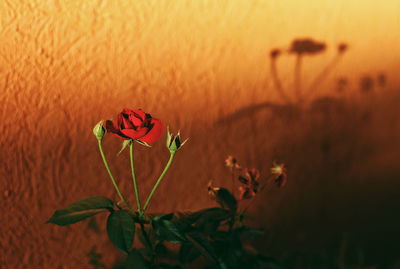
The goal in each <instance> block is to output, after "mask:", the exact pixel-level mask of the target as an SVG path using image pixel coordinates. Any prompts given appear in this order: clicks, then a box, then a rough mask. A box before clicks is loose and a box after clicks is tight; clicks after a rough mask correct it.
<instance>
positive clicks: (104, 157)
mask: <svg viewBox="0 0 400 269" xmlns="http://www.w3.org/2000/svg"><path fill="white" fill-rule="evenodd" d="M98 142H99V150H100V155H101V158H102V159H103V162H104V166H105V167H106V170H107V172H108V175H109V176H110V179H111V181H112V183H113V185H114V188H115V190H116V191H117V194H118V196H119V198H120V199H121V201H122V202H123V203H124V204H125V205H126V206H127V207H128V208H129V209H130V210H131V211H132V213H134V211H133V209H132V207H131V206H130V205H129V204H128V202H127V201H126V200H125V197H124V196H123V195H122V193H121V191H120V190H119V188H118V184H117V181H116V180H115V178H114V176H113V174H112V173H111V170H110V167H109V165H108V162H107V159H106V155H105V154H104V151H103V145H102V144H101V140H100V139H99V140H98Z"/></svg>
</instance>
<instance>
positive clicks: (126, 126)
mask: <svg viewBox="0 0 400 269" xmlns="http://www.w3.org/2000/svg"><path fill="white" fill-rule="evenodd" d="M105 127H106V130H107V132H110V133H112V134H113V135H115V136H117V137H119V138H122V139H125V140H127V139H133V140H134V139H137V140H140V141H142V142H145V143H152V142H154V141H156V140H157V139H158V138H160V136H161V133H162V130H163V125H162V123H161V121H160V120H158V119H155V118H152V117H151V115H150V114H147V113H145V112H143V111H142V110H141V109H128V108H124V109H123V110H122V112H121V113H119V114H118V116H117V122H112V121H111V120H107V121H106V122H105Z"/></svg>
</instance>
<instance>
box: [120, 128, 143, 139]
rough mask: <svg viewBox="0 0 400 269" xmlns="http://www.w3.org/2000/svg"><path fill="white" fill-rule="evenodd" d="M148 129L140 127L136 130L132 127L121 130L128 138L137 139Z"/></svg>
mask: <svg viewBox="0 0 400 269" xmlns="http://www.w3.org/2000/svg"><path fill="white" fill-rule="evenodd" d="M148 130H149V129H147V128H140V129H138V130H134V129H122V130H121V132H122V134H123V135H125V136H127V137H129V138H130V139H139V138H141V137H143V136H144V135H145V134H146V133H147V132H148Z"/></svg>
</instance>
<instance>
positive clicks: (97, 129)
mask: <svg viewBox="0 0 400 269" xmlns="http://www.w3.org/2000/svg"><path fill="white" fill-rule="evenodd" d="M103 123H104V121H103V120H101V121H99V122H98V123H97V124H96V126H94V128H93V134H94V136H96V138H97V139H98V140H102V139H103V136H104V135H105V134H106V129H104V127H103Z"/></svg>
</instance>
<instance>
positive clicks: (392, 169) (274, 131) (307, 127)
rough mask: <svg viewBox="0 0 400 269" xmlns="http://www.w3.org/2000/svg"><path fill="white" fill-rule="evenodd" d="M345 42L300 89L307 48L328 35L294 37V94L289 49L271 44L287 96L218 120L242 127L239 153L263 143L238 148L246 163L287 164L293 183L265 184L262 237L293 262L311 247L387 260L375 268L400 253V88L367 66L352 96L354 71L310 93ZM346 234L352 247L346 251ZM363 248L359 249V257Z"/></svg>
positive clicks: (223, 126) (221, 127) (225, 133)
mask: <svg viewBox="0 0 400 269" xmlns="http://www.w3.org/2000/svg"><path fill="white" fill-rule="evenodd" d="M347 47H348V46H347V45H346V44H344V43H343V44H339V45H338V47H337V55H336V56H335V57H334V59H333V60H332V61H331V62H330V63H328V65H327V67H326V68H325V69H323V70H322V71H321V73H320V74H319V75H317V76H316V78H315V79H314V81H313V82H312V83H311V84H310V86H309V87H308V88H307V91H303V90H304V89H303V88H304V87H302V86H301V76H300V74H301V71H300V70H301V63H302V61H303V60H304V59H303V58H305V56H307V55H314V54H315V55H316V54H318V53H323V51H324V50H325V48H326V45H325V44H324V43H323V42H316V41H313V40H311V39H301V40H294V41H293V43H292V45H291V48H290V50H289V53H295V54H296V62H295V69H294V81H295V89H294V91H293V92H294V96H290V95H289V94H288V93H287V92H286V91H285V90H284V88H283V87H282V83H281V82H280V80H279V76H278V72H277V68H276V61H277V59H278V57H280V56H282V51H283V50H280V49H274V50H272V51H271V53H270V56H271V57H270V59H271V76H272V78H273V80H274V84H275V89H276V90H277V91H278V93H279V94H280V95H281V99H282V100H283V101H285V102H283V103H281V104H275V103H271V102H264V103H260V104H255V105H251V106H248V107H244V108H242V109H239V110H238V111H236V112H234V113H232V114H230V115H227V116H224V117H222V118H220V119H219V120H218V121H216V122H215V124H214V130H216V132H217V133H218V134H217V135H218V136H221V137H227V138H228V137H230V136H229V133H230V132H235V134H234V135H232V136H231V137H234V140H229V139H227V141H226V145H225V147H226V148H228V149H230V150H232V152H231V153H232V154H233V155H235V153H236V152H242V151H241V150H240V148H249V149H252V148H256V150H255V151H254V152H252V153H250V152H249V153H250V154H249V155H242V156H239V159H245V162H246V163H250V164H252V165H254V166H255V167H257V168H259V169H261V170H264V171H266V169H268V167H269V166H268V165H269V164H270V163H271V162H272V161H274V160H275V161H278V162H283V163H285V164H287V167H288V171H289V181H288V185H287V188H286V189H285V190H284V191H283V193H282V194H279V193H275V192H274V193H266V194H262V196H261V197H259V199H260V200H259V202H258V205H257V206H256V207H255V208H254V209H253V210H254V211H253V213H252V214H253V215H254V216H263V217H257V219H258V220H259V221H261V222H262V223H263V225H265V226H267V227H270V228H271V229H270V233H269V235H268V238H267V241H266V243H265V242H260V244H261V246H262V247H263V248H265V249H268V250H267V251H268V252H272V253H274V254H275V255H276V256H280V257H281V258H282V259H283V260H285V259H286V261H287V264H289V265H291V266H294V265H296V264H298V263H297V262H298V261H299V259H300V260H301V259H302V258H304V259H306V258H307V257H309V256H310V255H311V256H314V257H316V256H318V255H320V256H321V255H334V256H335V257H338V256H339V255H342V257H341V259H343V262H349V263H351V261H353V262H354V263H356V262H360V259H361V260H362V261H361V263H365V264H376V265H379V266H383V267H378V268H385V266H388V265H389V264H391V263H392V261H393V260H399V259H400V257H399V254H398V251H397V247H396V245H397V242H398V241H399V240H400V233H399V232H398V227H399V225H400V218H399V217H398V214H397V213H396V212H399V210H400V202H399V201H398V198H397V197H399V195H400V188H399V187H400V181H399V177H400V167H399V166H398V160H399V159H400V141H399V140H398V137H399V135H400V119H399V118H398V105H399V104H400V88H399V87H395V88H392V89H391V88H389V87H388V86H387V77H386V75H385V74H383V73H380V74H378V75H376V76H371V75H364V76H362V77H361V78H360V80H359V82H358V83H357V86H356V87H358V92H359V95H358V96H354V97H352V98H348V97H346V92H347V91H349V90H350V86H351V85H350V81H349V80H348V79H347V78H346V77H339V78H338V79H337V83H336V88H335V89H333V91H332V92H330V91H329V90H325V89H323V90H325V92H326V93H327V94H328V95H329V96H324V97H319V98H316V99H311V97H312V95H313V92H315V91H316V90H320V89H318V87H319V85H320V84H321V82H322V81H323V80H324V79H326V76H327V75H328V74H329V73H330V72H331V71H332V70H333V68H334V67H335V66H336V64H337V63H338V62H339V61H340V59H341V58H342V56H343V55H344V53H345V52H346V51H347ZM238 141H239V142H238ZM261 212H262V213H261ZM260 213H261V214H260ZM260 218H261V219H260ZM344 234H345V240H346V244H347V250H346V253H342V254H341V253H340V252H341V251H342V252H343V250H342V246H341V245H342V244H343V240H344V239H343V238H344V237H343V236H344ZM267 246H269V247H270V248H268V247H267ZM327 253H329V254H327ZM357 253H358V254H357ZM360 253H361V254H362V255H361V254H360ZM307 255H308V256H307ZM357 255H358V256H357ZM356 256H357V257H361V258H359V260H358V261H354V260H355V258H354V257H356ZM321 257H322V256H321ZM352 257H353V258H352ZM357 259H358V258H357ZM296 260H297V261H296Z"/></svg>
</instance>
